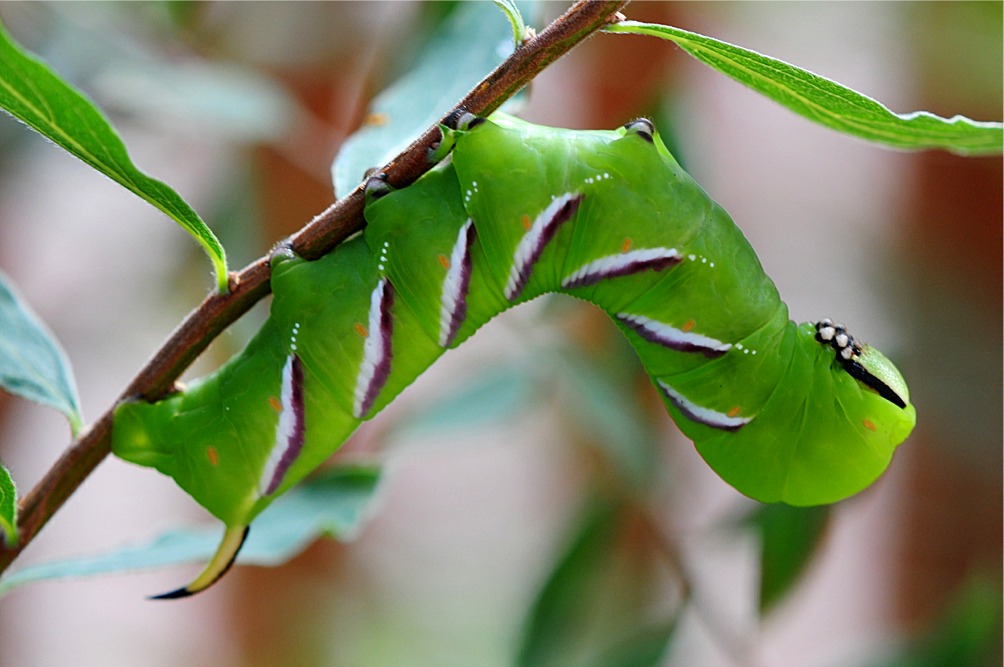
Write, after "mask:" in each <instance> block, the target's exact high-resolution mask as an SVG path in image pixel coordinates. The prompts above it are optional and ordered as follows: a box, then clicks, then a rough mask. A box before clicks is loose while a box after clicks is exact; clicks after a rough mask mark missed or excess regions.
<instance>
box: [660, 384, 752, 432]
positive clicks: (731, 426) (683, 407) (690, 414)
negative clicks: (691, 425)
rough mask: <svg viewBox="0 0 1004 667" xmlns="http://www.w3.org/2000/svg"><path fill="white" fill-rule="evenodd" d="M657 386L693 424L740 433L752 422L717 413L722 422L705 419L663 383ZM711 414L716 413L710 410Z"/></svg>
mask: <svg viewBox="0 0 1004 667" xmlns="http://www.w3.org/2000/svg"><path fill="white" fill-rule="evenodd" d="M656 384H657V385H658V387H659V389H660V390H661V391H662V395H663V396H665V397H666V398H667V399H669V402H670V403H672V404H673V405H674V406H675V407H676V409H677V410H679V411H680V412H682V413H683V416H684V417H686V418H687V419H689V420H690V421H692V422H696V423H698V424H703V425H704V426H710V427H711V428H715V429H718V430H719V431H727V432H729V433H735V432H736V431H738V430H739V429H741V428H742V427H743V426H745V425H746V424H748V423H749V422H750V419H742V420H740V419H738V418H734V417H729V416H728V415H725V414H722V413H720V412H715V414H716V415H720V416H721V417H722V419H721V420H715V419H712V418H710V417H705V416H704V415H702V414H700V413H698V412H695V411H694V410H692V409H691V407H690V406H689V405H687V403H685V402H684V401H683V400H682V399H681V398H678V397H677V396H676V395H674V393H673V392H671V391H669V388H668V387H667V386H665V385H663V383H662V382H661V381H657V382H656ZM709 412H714V411H711V410H709ZM726 420H728V421H726Z"/></svg>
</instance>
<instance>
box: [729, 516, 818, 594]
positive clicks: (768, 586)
mask: <svg viewBox="0 0 1004 667" xmlns="http://www.w3.org/2000/svg"><path fill="white" fill-rule="evenodd" d="M829 516H830V506H829V505H821V506H818V507H791V506H789V505H782V504H777V505H764V506H762V507H760V508H758V509H757V511H756V512H755V513H754V514H753V516H751V517H750V518H749V519H748V525H750V526H751V527H752V528H753V529H754V530H755V531H756V532H757V533H759V536H760V613H761V614H766V613H768V612H770V610H771V609H773V608H774V607H775V606H776V605H777V604H778V603H779V602H780V601H781V600H783V599H784V597H785V596H786V595H787V594H788V593H789V592H791V590H792V589H793V588H794V587H795V584H797V583H798V581H799V580H800V578H801V576H802V575H803V574H804V573H805V570H806V568H807V567H808V565H809V563H810V562H812V557H813V556H814V555H815V553H816V551H817V548H818V547H819V544H820V542H821V541H822V538H823V535H824V533H825V528H826V525H827V523H828V519H829Z"/></svg>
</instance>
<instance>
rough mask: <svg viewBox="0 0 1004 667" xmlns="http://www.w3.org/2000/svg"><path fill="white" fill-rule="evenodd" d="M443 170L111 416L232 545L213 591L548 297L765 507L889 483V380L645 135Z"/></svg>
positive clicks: (477, 129)
mask: <svg viewBox="0 0 1004 667" xmlns="http://www.w3.org/2000/svg"><path fill="white" fill-rule="evenodd" d="M443 132H444V137H443V142H442V145H441V147H440V151H439V153H440V154H445V153H446V152H447V151H448V150H449V148H450V147H452V155H451V159H449V160H444V161H442V162H441V163H440V164H439V165H437V167H436V168H434V169H433V170H431V171H430V172H428V173H427V174H426V175H425V176H423V177H422V178H421V179H419V180H418V181H417V182H416V183H415V184H414V185H412V186H410V187H407V188H403V189H401V190H397V191H390V188H388V187H387V186H386V185H385V184H384V183H383V181H382V180H380V178H379V177H377V178H373V179H370V181H369V182H368V184H367V190H368V191H369V193H370V196H369V199H368V203H367V207H366V218H367V220H368V226H367V228H366V230H365V232H364V233H363V234H361V235H359V236H356V237H355V238H352V239H350V240H348V241H346V242H345V243H343V244H342V245H341V246H339V247H338V248H337V249H336V250H335V251H334V252H332V253H330V254H328V255H327V256H325V257H323V258H322V259H319V260H317V261H305V260H303V259H301V258H299V257H297V256H296V255H295V254H293V253H292V252H291V251H289V250H280V251H278V252H276V253H274V255H273V261H272V291H273V293H274V300H273V302H272V309H271V315H270V317H269V319H268V321H267V322H266V323H265V325H264V326H263V328H262V330H261V331H260V332H259V333H258V335H257V336H255V338H254V339H253V340H252V341H251V342H250V343H249V344H248V346H247V348H246V349H245V350H244V351H243V352H241V353H240V354H239V355H237V356H236V357H235V358H233V359H232V360H230V361H229V362H228V363H227V364H226V365H224V366H223V367H222V368H220V369H219V370H218V371H217V372H216V373H214V374H213V375H211V376H210V377H208V378H205V379H203V380H201V381H198V382H196V383H194V384H193V385H192V386H190V387H189V388H188V389H186V390H185V391H183V392H181V393H178V394H175V395H173V396H171V397H169V398H167V399H165V400H163V401H160V402H158V403H156V404H148V403H140V402H130V403H125V404H123V405H121V406H120V407H119V408H118V410H117V412H116V416H115V424H114V431H113V449H114V451H115V453H116V454H117V455H118V456H120V457H122V458H124V459H126V460H128V461H133V462H135V463H139V464H141V465H146V466H152V467H155V468H157V469H158V470H160V471H161V472H163V473H165V474H167V475H170V476H171V477H173V478H174V479H175V480H176V481H177V483H178V484H179V485H180V486H181V487H182V488H183V489H185V491H187V492H188V493H189V494H191V495H192V497H194V498H195V500H197V501H198V502H199V503H200V504H201V505H203V506H204V507H206V508H207V509H208V510H209V511H210V512H212V513H213V514H214V515H216V516H217V517H218V518H220V519H221V520H222V521H223V522H224V523H225V524H226V526H227V530H226V533H225V536H224V540H223V543H222V544H221V545H220V548H219V550H218V551H217V553H216V555H215V556H214V558H213V559H212V561H211V562H210V564H209V565H208V566H207V568H206V569H205V570H204V571H203V572H202V573H201V574H200V575H199V576H198V577H197V578H196V579H195V580H194V581H193V582H192V583H191V584H189V585H188V586H185V587H183V588H180V589H178V590H177V591H172V592H171V593H167V594H165V595H163V596H158V597H181V596H185V595H190V594H192V593H194V592H197V591H199V590H202V589H204V588H206V587H208V586H209V585H210V584H212V583H213V582H214V581H215V580H216V579H218V578H219V577H220V576H222V574H223V573H224V572H225V571H226V569H227V568H228V567H229V565H230V563H232V561H233V559H234V557H235V556H236V553H237V551H238V550H239V548H240V546H241V544H242V542H243V539H244V536H245V535H246V532H247V526H248V525H249V524H250V523H251V521H252V519H253V518H254V517H255V516H256V515H257V514H258V513H259V512H260V511H261V510H262V509H264V508H265V507H266V506H267V505H268V504H269V503H270V502H271V501H272V500H273V499H274V498H275V497H277V496H278V495H280V494H282V493H283V492H285V491H286V490H287V489H289V488H290V487H291V486H292V485H294V484H296V483H297V482H298V481H300V480H301V479H303V477H304V476H305V475H307V474H308V473H310V472H311V471H312V470H313V469H314V468H315V467H316V466H318V465H319V464H320V463H321V462H322V461H323V460H324V459H326V458H327V457H328V456H329V455H330V454H331V453H332V452H333V451H334V450H336V449H337V448H338V447H339V446H340V445H341V444H342V443H343V442H344V441H345V440H346V439H347V438H348V437H349V435H350V434H351V433H352V432H353V431H354V430H355V429H356V427H357V426H358V425H359V424H360V422H361V421H362V420H365V419H370V418H372V417H373V416H374V415H376V414H377V413H378V412H380V410H381V409H383V407H384V406H386V405H387V404H388V403H389V402H390V401H391V400H393V399H394V397H395V396H397V394H398V393H399V392H400V391H401V390H402V389H404V388H405V387H406V386H407V385H409V384H410V383H411V382H412V381H413V380H414V379H415V378H416V377H418V375H419V374H421V373H422V372H423V371H424V370H425V369H426V368H428V367H429V365H430V364H432V362H433V361H435V360H436V359H437V358H438V357H439V356H440V355H441V354H442V353H443V352H444V351H445V350H446V349H448V348H451V347H455V346H457V345H459V344H461V343H462V342H463V341H464V340H466V339H467V338H468V337H469V336H470V335H471V334H473V333H474V331H475V330H476V329H478V327H480V326H481V325H482V324H484V323H485V322H487V321H488V320H489V319H491V318H492V317H494V316H495V315H496V314H497V313H499V312H501V311H503V310H505V309H507V308H509V307H511V306H513V305H516V304H518V303H521V302H524V301H528V300H530V299H533V298H534V297H536V296H538V295H540V294H543V293H545V292H563V293H566V294H569V295H572V296H575V297H578V298H581V299H585V300H587V301H590V302H592V303H595V304H597V305H598V306H600V307H601V308H603V309H604V310H605V311H606V312H607V313H608V314H609V315H610V316H611V317H612V318H613V320H614V322H615V323H616V324H617V326H618V327H619V328H620V329H621V330H622V331H623V332H624V334H625V335H626V336H627V337H628V339H629V340H630V342H631V344H632V345H633V346H634V348H635V349H636V350H637V353H638V356H639V357H640V358H641V361H642V363H643V364H644V366H645V368H646V370H647V371H648V373H649V374H650V375H651V377H652V381H653V383H654V384H655V386H656V387H657V388H658V390H659V392H660V393H661V394H662V396H663V398H664V399H665V403H666V407H667V409H668V411H669V413H670V415H672V417H673V419H674V420H675V421H676V423H677V424H678V425H679V427H680V428H681V430H682V431H683V432H684V433H685V434H686V435H687V436H688V437H689V438H691V439H692V440H693V441H694V443H695V444H696V446H697V449H698V450H699V451H700V453H701V455H702V456H703V457H704V459H705V460H706V461H707V462H708V464H709V465H711V467H712V468H713V469H714V470H715V471H716V472H717V473H718V474H719V475H720V476H721V477H722V478H723V479H724V480H725V481H727V482H728V483H729V484H731V485H732V486H734V487H735V488H736V489H738V490H739V491H741V492H742V493H744V494H746V495H748V496H750V497H752V498H755V499H757V500H760V501H763V502H778V501H782V502H786V503H789V504H793V505H813V504H821V503H831V502H835V501H837V500H840V499H842V498H845V497H847V496H849V495H852V494H854V493H856V492H858V491H860V490H861V489H863V488H864V487H866V486H867V485H868V484H870V483H871V482H872V481H873V480H875V478H876V477H878V476H879V475H880V474H881V473H882V472H883V471H884V470H885V468H886V466H887V465H888V464H889V461H890V458H891V456H892V453H893V450H894V449H895V448H896V446H897V445H898V444H899V443H900V442H902V441H903V440H904V439H905V438H906V437H907V435H908V434H909V433H910V431H911V429H912V428H913V425H914V421H915V412H914V408H913V406H912V405H911V404H910V399H909V393H908V390H907V387H906V383H905V382H904V380H903V378H902V376H901V375H900V374H899V372H898V371H897V370H896V368H895V367H894V366H893V365H892V363H891V362H890V361H889V360H888V359H886V357H885V356H883V355H882V354H881V353H880V352H878V351H877V350H875V349H873V348H870V347H868V346H864V345H859V344H858V343H857V342H855V341H854V339H853V338H852V337H851V336H849V335H848V334H847V333H846V331H844V330H843V328H842V327H839V326H836V325H833V324H832V323H831V322H829V321H828V320H825V321H823V322H820V323H818V324H815V325H812V324H802V325H796V324H795V323H794V322H791V321H789V319H788V311H787V308H786V307H785V305H784V304H783V303H782V302H781V299H780V298H779V296H778V293H777V290H776V289H775V287H774V285H773V283H772V282H771V280H770V279H769V278H768V277H767V276H766V275H765V274H764V272H763V269H762V268H761V266H760V263H759V261H758V260H757V258H756V255H755V254H754V252H753V250H752V248H751V247H750V246H749V244H748V243H747V241H746V239H745V238H744V237H743V235H742V233H741V232H740V231H739V229H738V228H737V227H736V226H735V225H734V224H733V223H732V221H731V219H730V218H729V217H728V215H727V214H726V213H725V212H724V211H723V210H722V209H721V208H720V207H719V206H718V205H717V204H715V203H714V202H713V201H712V200H711V199H710V198H709V197H708V196H707V195H706V194H705V193H704V192H703V191H702V190H701V189H700V187H698V186H697V185H696V184H695V183H694V182H693V180H691V178H690V177H689V176H688V175H687V174H686V173H685V172H684V171H683V170H682V169H681V168H680V166H679V165H678V164H677V162H676V160H674V159H673V157H672V156H671V155H670V154H669V152H668V151H667V150H666V147H665V146H664V145H663V143H662V141H661V140H660V138H659V136H658V135H657V134H656V133H655V130H654V128H653V126H652V124H651V123H650V122H649V121H647V120H638V121H634V122H632V123H628V124H627V125H625V126H624V127H622V128H619V129H617V130H613V131H588V132H586V131H573V130H564V129H553V128H547V127H541V126H537V125H532V124H529V123H526V122H523V121H520V120H517V119H515V118H512V117H509V116H505V115H502V114H496V115H494V116H492V118H491V119H490V120H484V119H481V118H476V117H474V116H471V115H470V114H465V113H460V112H457V113H454V114H452V115H451V116H450V118H449V119H448V126H443Z"/></svg>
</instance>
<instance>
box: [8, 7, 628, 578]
mask: <svg viewBox="0 0 1004 667" xmlns="http://www.w3.org/2000/svg"><path fill="white" fill-rule="evenodd" d="M626 4H627V0H612V1H597V0H580V1H579V2H576V3H575V4H574V5H573V6H572V7H570V8H569V9H568V11H566V12H565V13H564V14H563V15H562V16H560V17H559V18H557V19H555V21H554V22H553V23H551V24H550V25H549V26H548V27H547V28H546V29H545V30H543V31H542V32H541V33H540V34H539V35H537V36H536V37H535V38H533V39H530V40H528V41H526V42H524V43H523V44H522V45H521V46H520V47H519V48H517V49H516V51H515V52H514V53H513V54H512V55H511V56H510V57H509V58H508V59H506V61H505V62H503V63H502V64H501V65H499V66H498V67H497V68H496V69H495V71H493V72H492V73H491V74H489V75H488V76H487V77H486V78H485V79H484V80H482V81H481V83H479V84H478V85H477V86H475V87H474V88H473V89H472V90H471V91H470V92H469V93H468V94H467V96H466V97H464V99H463V100H461V101H460V103H459V106H463V107H464V108H466V109H467V110H468V111H470V112H472V113H475V114H479V115H487V114H489V113H491V112H492V111H494V110H495V109H497V108H498V107H499V106H500V105H501V104H502V103H503V102H504V101H505V100H507V99H508V98H509V97H511V96H512V95H514V94H515V93H516V92H517V91H519V90H520V89H521V88H523V87H524V86H526V85H527V84H529V83H530V81H532V80H533V78H534V77H535V76H537V74H539V73H540V72H541V71H542V70H543V69H544V68H545V67H547V66H548V65H549V64H551V63H552V62H554V61H555V60H557V59H558V58H560V57H561V56H562V55H564V54H565V53H567V52H568V51H570V50H571V49H572V47H574V46H575V45H577V44H578V43H579V42H581V41H583V40H584V39H585V38H587V37H589V36H590V35H591V34H593V33H594V32H596V31H597V30H599V29H600V28H603V27H604V26H605V25H607V24H608V23H610V22H611V21H615V20H617V12H618V11H619V10H620V9H621V8H623V7H624V5H626ZM438 140H439V129H438V127H435V126H434V127H430V128H429V129H428V130H426V132H425V133H424V134H423V135H422V136H421V137H419V138H418V139H417V140H415V142H414V143H412V144H411V145H410V146H409V147H408V148H406V149H405V150H404V151H403V152H402V153H401V154H400V155H398V156H397V157H396V158H394V159H393V160H391V161H390V162H389V163H388V164H387V165H386V166H385V167H384V168H383V171H384V172H385V173H386V174H387V176H388V180H389V182H390V183H392V184H393V185H394V186H395V187H404V186H406V185H408V184H410V183H412V182H414V181H415V180H417V179H418V178H419V177H420V176H421V175H422V174H423V173H425V172H426V171H427V170H428V169H429V168H430V167H431V166H432V165H431V164H430V163H429V160H428V158H427V155H428V151H429V149H430V148H431V147H432V146H433V144H434V143H435V142H436V141H438ZM363 204H364V198H363V191H362V186H361V185H360V186H359V187H357V188H356V189H355V190H353V191H352V192H351V193H349V194H348V195H347V196H346V197H344V198H342V199H340V200H339V201H337V202H335V203H334V204H332V205H331V206H330V207H328V208H327V209H326V210H324V211H323V212H321V213H320V214H318V215H317V216H315V217H314V219H313V220H311V221H310V222H309V223H307V225H306V226H304V227H303V228H302V229H301V230H300V231H299V232H297V233H296V234H294V235H293V236H292V237H291V238H290V240H289V242H290V244H291V246H292V248H293V249H294V250H295V251H296V252H297V253H299V254H300V255H302V256H304V257H307V258H309V259H316V258H318V257H321V256H323V255H324V254H326V253H328V252H330V251H331V250H332V249H333V248H334V247H335V246H336V245H338V244H339V243H340V242H341V241H342V240H344V239H345V238H346V237H348V236H349V235H350V234H352V233H353V232H355V231H357V230H359V229H362V228H363V226H364V225H365V221H364V219H363ZM270 275H271V272H270V270H269V263H268V257H267V256H266V257H261V258H259V259H258V260H256V261H255V262H253V263H252V264H250V265H248V266H247V267H245V268H244V269H242V270H241V271H240V272H239V273H231V274H230V280H229V290H228V292H227V293H212V294H210V295H209V296H207V297H206V298H205V300H203V302H202V303H201V304H200V305H199V306H198V307H197V308H196V309H195V310H193V311H192V312H191V313H189V315H188V317H186V318H185V320H184V321H182V322H181V324H179V325H178V327H177V328H176V329H175V330H174V332H173V333H172V334H171V335H170V336H169V337H168V339H167V341H165V343H164V344H163V345H162V346H161V348H160V349H159V350H157V352H156V353H155V354H154V355H153V357H152V358H151V359H150V361H149V362H147V364H146V365H145V366H144V367H143V368H142V369H141V370H140V371H139V373H138V374H137V375H136V377H135V378H133V380H132V382H130V383H129V386H128V387H127V388H126V389H125V391H124V392H123V393H122V395H121V397H120V398H119V401H123V400H128V399H132V398H137V397H142V398H144V399H146V400H150V401H153V400H157V399H158V398H162V397H163V396H165V395H166V394H167V393H168V392H169V391H170V390H171V387H172V386H173V385H174V382H175V381H176V380H177V379H178V377H179V376H180V375H181V373H182V372H184V370H185V369H186V368H188V366H189V364H191V363H192V362H193V361H194V360H195V358H196V357H197V356H198V355H199V354H201V353H202V351H203V350H204V349H205V348H206V347H208V345H209V343H210V342H211V341H212V340H213V339H214V338H216V336H218V335H219V334H220V333H221V332H222V331H223V330H224V329H225V328H226V327H227V326H229V325H230V324H232V323H233V322H234V321H236V320H237V319H238V318H239V317H240V316H241V315H243V314H244V313H245V312H247V311H248V310H249V309H250V308H251V306H253V305H254V304H255V303H257V302H258V301H260V300H261V299H262V298H264V297H265V296H267V295H268V294H269V292H270V291H271V287H270V285H269V278H270ZM114 409H115V406H112V407H110V408H109V409H108V410H107V411H106V412H105V413H104V414H103V415H102V416H101V417H100V418H99V419H98V420H97V421H96V422H94V424H92V425H91V426H90V427H88V428H86V429H84V430H83V431H82V432H81V433H80V434H79V436H78V437H77V438H76V439H75V440H74V441H73V442H72V443H71V444H70V446H69V447H68V448H67V449H66V451H65V452H63V454H62V455H61V456H60V457H59V459H58V460H57V461H56V462H55V463H54V464H53V466H52V468H50V469H49V471H48V472H47V473H46V474H45V476H44V477H43V478H42V480H41V481H40V482H39V483H38V484H37V485H36V486H35V488H33V489H32V490H31V491H30V492H29V493H28V495H27V496H25V497H24V498H23V499H22V501H21V503H20V510H19V513H18V529H19V531H20V541H19V542H18V544H17V545H16V546H14V547H4V546H0V573H2V572H3V571H4V570H6V569H7V567H8V566H9V565H10V564H11V562H13V561H14V559H15V558H17V556H18V555H19V554H20V553H21V551H23V550H24V548H25V547H26V546H27V545H28V544H30V543H31V541H32V540H33V539H34V538H35V536H36V535H37V534H38V532H39V531H40V530H41V529H42V527H43V526H44V525H45V524H46V523H47V522H48V520H49V519H50V518H51V517H52V515H53V514H55V513H56V511H57V510H58V509H59V508H60V507H61V506H62V505H63V503H65V502H66V500H67V499H68V498H69V497H70V496H71V495H72V494H73V492H74V491H75V490H76V489H77V487H78V486H80V484H81V483H82V482H83V481H84V480H85V479H86V478H87V477H88V475H90V474H91V472H93V471H94V469H95V468H96V467H97V465H98V464H99V463H101V461H103V460H104V458H105V457H106V456H107V455H108V454H109V453H110V451H111V430H112V421H113V415H114Z"/></svg>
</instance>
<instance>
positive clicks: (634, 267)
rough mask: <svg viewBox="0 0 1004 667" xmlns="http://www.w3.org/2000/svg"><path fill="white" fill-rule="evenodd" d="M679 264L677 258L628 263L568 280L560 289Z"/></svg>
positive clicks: (660, 269) (582, 285)
mask: <svg viewBox="0 0 1004 667" xmlns="http://www.w3.org/2000/svg"><path fill="white" fill-rule="evenodd" d="M679 263H680V258H679V257H656V258H653V259H646V260H639V261H637V262H629V263H627V264H624V265H623V266H618V267H616V268H613V269H607V270H604V271H592V272H590V273H586V274H584V275H581V276H579V277H578V278H576V279H575V280H570V281H568V282H566V283H564V284H563V285H562V287H563V288H564V289H572V288H574V287H588V286H589V285H595V284H596V283H598V282H600V281H601V280H606V279H607V278H619V277H620V276H629V275H632V274H634V273H641V272H642V271H662V270H663V269H668V268H671V267H674V266H676V265H677V264H679Z"/></svg>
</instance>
